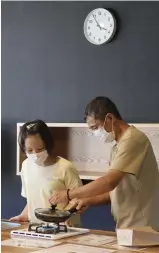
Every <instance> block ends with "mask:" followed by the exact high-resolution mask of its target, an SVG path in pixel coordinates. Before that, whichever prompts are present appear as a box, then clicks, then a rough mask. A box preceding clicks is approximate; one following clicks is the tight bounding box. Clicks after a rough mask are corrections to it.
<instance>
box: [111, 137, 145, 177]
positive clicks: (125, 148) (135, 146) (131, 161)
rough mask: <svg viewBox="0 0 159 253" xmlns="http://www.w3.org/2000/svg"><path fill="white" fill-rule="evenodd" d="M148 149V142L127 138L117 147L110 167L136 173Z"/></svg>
mask: <svg viewBox="0 0 159 253" xmlns="http://www.w3.org/2000/svg"><path fill="white" fill-rule="evenodd" d="M147 149H148V142H146V141H144V142H142V141H141V142H140V141H137V140H133V138H127V139H124V140H122V142H121V143H120V144H119V146H118V147H117V151H116V155H115V156H114V159H113V160H112V162H111V166H110V169H114V170H119V171H122V172H126V173H130V174H133V175H136V176H137V175H138V173H139V172H140V169H141V168H142V163H143V160H144V158H145V155H146V152H147Z"/></svg>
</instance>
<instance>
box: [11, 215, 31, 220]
mask: <svg viewBox="0 0 159 253" xmlns="http://www.w3.org/2000/svg"><path fill="white" fill-rule="evenodd" d="M9 221H17V222H27V221H28V217H27V216H26V215H22V214H19V215H17V216H14V217H12V218H10V219H9Z"/></svg>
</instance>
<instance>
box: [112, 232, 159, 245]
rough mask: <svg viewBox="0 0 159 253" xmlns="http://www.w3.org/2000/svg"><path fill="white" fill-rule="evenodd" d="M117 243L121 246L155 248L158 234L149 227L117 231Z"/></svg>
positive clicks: (157, 242)
mask: <svg viewBox="0 0 159 253" xmlns="http://www.w3.org/2000/svg"><path fill="white" fill-rule="evenodd" d="M117 241H118V245H121V246H141V247H145V246H157V245H159V232H156V231H154V230H153V229H152V228H150V227H144V228H129V229H117Z"/></svg>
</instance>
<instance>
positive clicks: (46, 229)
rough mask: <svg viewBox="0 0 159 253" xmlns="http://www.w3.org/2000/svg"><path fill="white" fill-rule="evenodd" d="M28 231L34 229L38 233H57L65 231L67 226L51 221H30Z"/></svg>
mask: <svg viewBox="0 0 159 253" xmlns="http://www.w3.org/2000/svg"><path fill="white" fill-rule="evenodd" d="M28 231H34V232H36V233H40V234H58V233H60V232H65V233H66V232H67V226H66V225H63V224H59V223H57V224H55V223H54V224H53V223H51V224H50V223H41V224H37V223H30V224H29V227H28Z"/></svg>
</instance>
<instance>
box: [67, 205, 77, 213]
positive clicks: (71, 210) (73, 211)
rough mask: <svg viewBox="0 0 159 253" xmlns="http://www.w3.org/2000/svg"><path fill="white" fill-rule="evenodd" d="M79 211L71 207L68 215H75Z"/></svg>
mask: <svg viewBox="0 0 159 253" xmlns="http://www.w3.org/2000/svg"><path fill="white" fill-rule="evenodd" d="M78 211H79V210H77V209H76V208H75V207H73V208H71V209H69V210H68V212H69V213H70V214H75V213H77V212H78Z"/></svg>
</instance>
